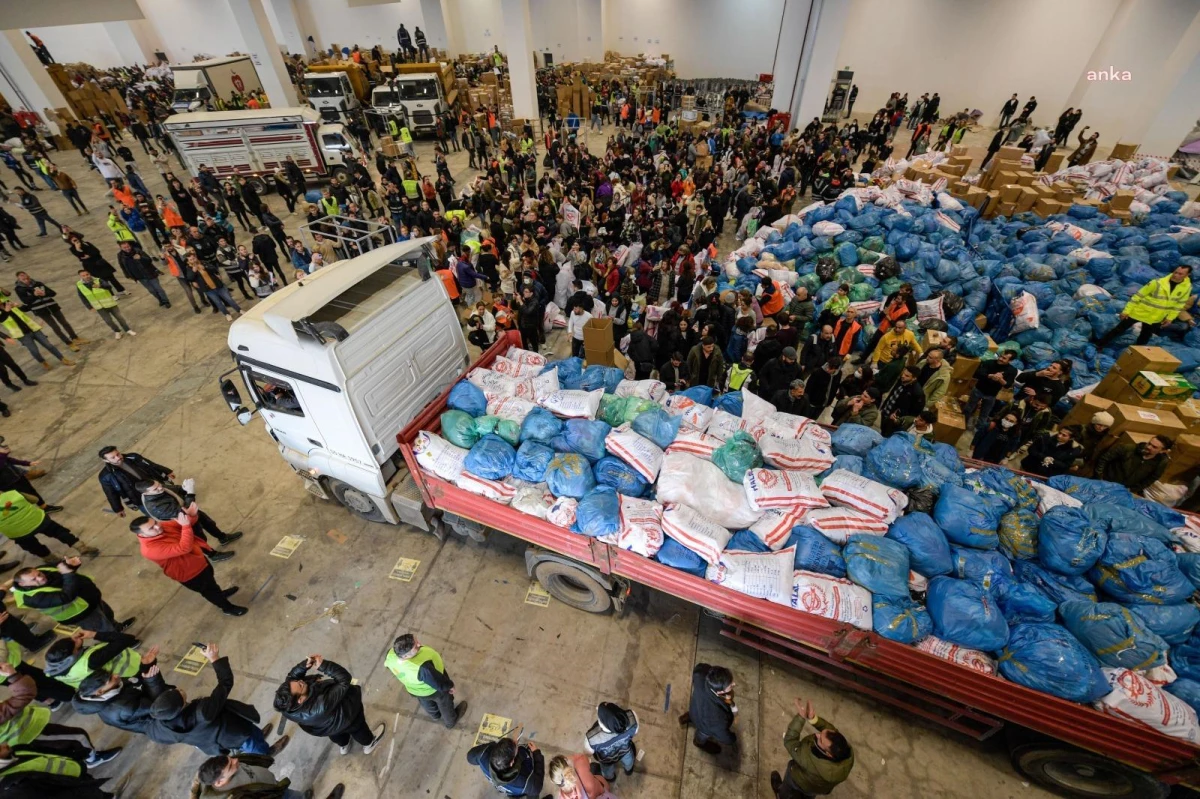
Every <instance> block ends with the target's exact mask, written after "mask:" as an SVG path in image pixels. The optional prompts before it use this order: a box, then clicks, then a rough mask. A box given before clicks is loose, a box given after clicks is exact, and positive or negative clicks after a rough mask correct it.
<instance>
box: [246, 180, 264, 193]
mask: <svg viewBox="0 0 1200 799" xmlns="http://www.w3.org/2000/svg"><path fill="white" fill-rule="evenodd" d="M246 183H247V185H249V186H250V188H252V189H254V193H255V194H257V195H259V196H262V195H264V194H266V193H267V184H266V183H263V179H262V178H259V177H253V178H246Z"/></svg>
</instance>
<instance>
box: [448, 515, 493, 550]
mask: <svg viewBox="0 0 1200 799" xmlns="http://www.w3.org/2000/svg"><path fill="white" fill-rule="evenodd" d="M442 521H443V522H445V523H446V525H447V526H448V527H449V528H450V529H451V530H452V531H454V534H455V535H457V536H461V537H462V538H469V539H471V540H472V541H474V542H475V543H477V544H486V543H487V528H486V527H484V526H483V525H482V524H480V523H479V522H476V521H472V520H471V519H464V518H463V517H462V516H455V515H454V514H453V513H443V514H442Z"/></svg>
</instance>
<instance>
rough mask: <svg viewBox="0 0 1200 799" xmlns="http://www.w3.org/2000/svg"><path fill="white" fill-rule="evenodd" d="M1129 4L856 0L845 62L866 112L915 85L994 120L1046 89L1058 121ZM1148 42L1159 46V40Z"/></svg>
mask: <svg viewBox="0 0 1200 799" xmlns="http://www.w3.org/2000/svg"><path fill="white" fill-rule="evenodd" d="M1181 1H1182V2H1187V0H1181ZM1158 2H1159V0H1148V2H1146V3H1145V5H1147V6H1150V5H1157V4H1158ZM1120 5H1121V0H1007V2H1004V3H996V2H992V0H905V2H902V3H897V2H894V0H853V6H852V8H851V11H850V20H849V22H848V23H847V27H846V35H845V36H844V37H843V39H842V44H841V48H840V50H839V52H838V59H837V64H838V66H839V67H844V66H848V67H849V68H850V69H852V70H854V77H855V83H857V84H858V89H859V94H858V102H857V103H856V104H855V108H856V110H861V111H863V112H870V111H874V110H876V109H878V108H880V107H882V106H883V104H884V103H885V102H886V101H887V97H888V95H889V94H891V93H892V92H894V91H899V92H901V93H903V92H908V96H909V99H910V100H914V99H916V98H917V97H920V96H921V94H922V93H923V92H930V93H932V92H935V91H936V92H939V93H940V94H941V95H942V108H943V109H952V110H961V109H962V108H964V107H968V108H972V109H974V108H979V109H980V110H982V111H983V112H984V115H983V122H984V123H985V124H995V122H996V120H997V118H998V117H999V115H1000V107H1001V106H1002V105H1004V101H1005V100H1007V99H1008V97H1009V96H1010V95H1011V94H1012V93H1013V92H1017V93H1018V94H1019V95H1020V97H1021V102H1022V104H1024V102H1025V100H1027V99H1028V98H1029V95H1031V94H1033V95H1036V96H1037V98H1038V110H1037V111H1036V112H1035V113H1034V120H1035V121H1043V120H1045V121H1050V122H1052V121H1053V120H1054V119H1056V118H1057V117H1058V114H1059V113H1060V112H1061V111H1062V110H1063V109H1064V108H1065V107H1066V105H1067V97H1068V95H1069V94H1070V93H1071V91H1072V89H1073V87H1074V83H1075V79H1076V77H1077V76H1079V75H1081V74H1082V73H1083V72H1085V71H1086V70H1087V69H1088V66H1087V65H1088V63H1089V59H1090V58H1091V57H1092V54H1093V51H1094V50H1095V49H1096V46H1097V45H1098V44H1099V42H1100V40H1101V37H1102V36H1103V35H1104V33H1105V31H1106V29H1107V28H1108V24H1109V21H1110V20H1111V19H1112V17H1113V14H1114V13H1115V12H1116V10H1117V8H1118V7H1119V6H1120ZM1144 46H1145V47H1147V48H1149V49H1153V48H1154V47H1155V45H1154V43H1153V41H1147V42H1145V43H1144ZM1085 110H1087V109H1086V107H1085ZM1097 110H1098V109H1097ZM1087 122H1088V118H1087V117H1086V116H1085V118H1084V123H1083V124H1087Z"/></svg>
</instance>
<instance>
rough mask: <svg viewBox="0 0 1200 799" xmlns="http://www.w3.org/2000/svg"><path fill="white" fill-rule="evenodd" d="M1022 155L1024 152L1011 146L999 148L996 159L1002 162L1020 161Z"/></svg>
mask: <svg viewBox="0 0 1200 799" xmlns="http://www.w3.org/2000/svg"><path fill="white" fill-rule="evenodd" d="M1024 155H1025V151H1024V150H1023V149H1022V148H1020V147H1017V146H1016V145H1013V144H1010V145H1008V146H1006V147H1001V148H1000V152H998V153H996V157H997V158H1000V159H1001V160H1004V161H1020V160H1021V157H1022V156H1024Z"/></svg>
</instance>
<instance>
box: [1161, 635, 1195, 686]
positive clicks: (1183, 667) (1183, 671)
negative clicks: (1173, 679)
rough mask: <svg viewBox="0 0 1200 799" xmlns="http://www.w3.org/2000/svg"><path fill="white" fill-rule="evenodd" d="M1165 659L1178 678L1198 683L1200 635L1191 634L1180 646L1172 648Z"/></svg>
mask: <svg viewBox="0 0 1200 799" xmlns="http://www.w3.org/2000/svg"><path fill="white" fill-rule="evenodd" d="M1167 659H1168V660H1169V661H1170V662H1171V668H1173V669H1174V670H1175V673H1176V674H1178V675H1179V676H1180V677H1186V678H1187V679H1189V680H1196V681H1198V682H1200V635H1196V634H1195V633H1193V634H1192V636H1191V637H1190V638H1188V639H1187V640H1186V641H1184V642H1183V643H1182V644H1176V645H1174V646H1172V647H1171V651H1170V652H1168V653H1167Z"/></svg>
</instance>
